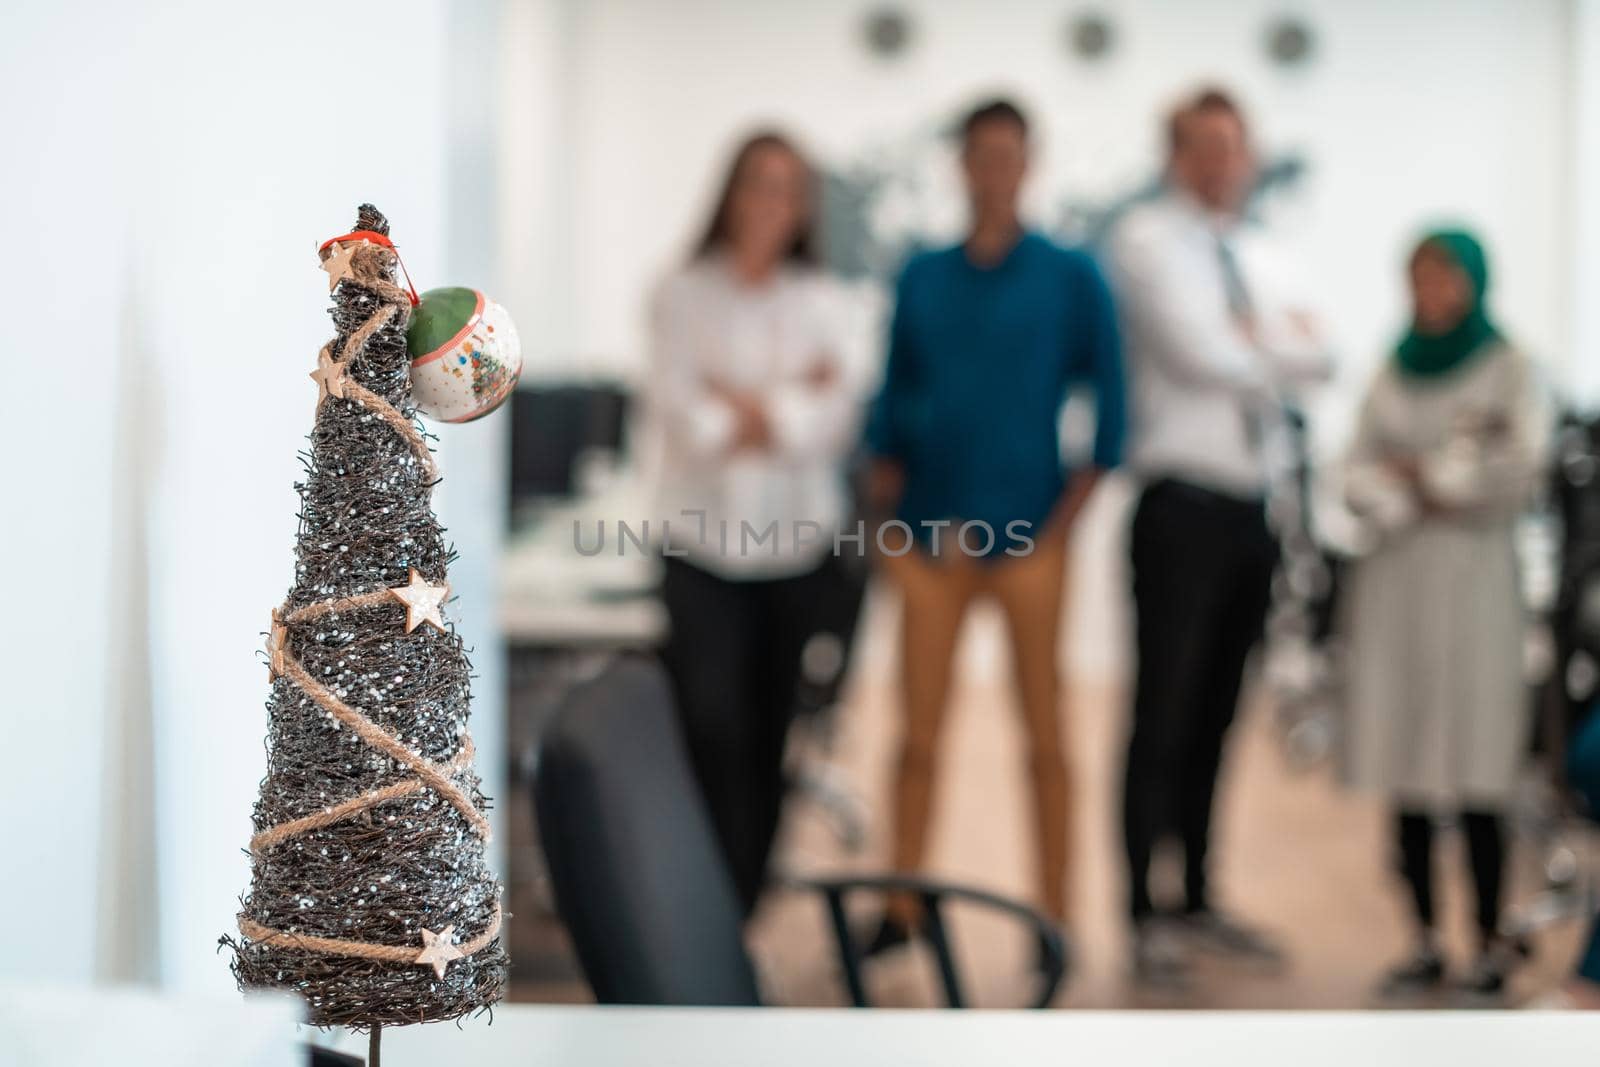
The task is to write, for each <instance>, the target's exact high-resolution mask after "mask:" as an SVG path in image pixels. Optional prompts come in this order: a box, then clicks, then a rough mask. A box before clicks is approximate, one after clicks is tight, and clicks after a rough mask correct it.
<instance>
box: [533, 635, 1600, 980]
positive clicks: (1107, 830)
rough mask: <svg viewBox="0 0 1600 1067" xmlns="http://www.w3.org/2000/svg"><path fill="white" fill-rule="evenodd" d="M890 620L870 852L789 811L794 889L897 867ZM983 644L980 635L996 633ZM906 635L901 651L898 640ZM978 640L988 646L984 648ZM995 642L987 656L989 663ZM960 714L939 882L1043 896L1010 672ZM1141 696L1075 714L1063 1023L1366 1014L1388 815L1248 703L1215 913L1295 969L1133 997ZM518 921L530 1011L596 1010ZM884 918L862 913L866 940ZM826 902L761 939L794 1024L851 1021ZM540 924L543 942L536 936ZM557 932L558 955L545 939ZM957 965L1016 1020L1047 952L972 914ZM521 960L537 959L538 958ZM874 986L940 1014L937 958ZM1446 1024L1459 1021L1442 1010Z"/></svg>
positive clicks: (1566, 938) (872, 711) (1390, 893)
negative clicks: (1272, 938)
mask: <svg viewBox="0 0 1600 1067" xmlns="http://www.w3.org/2000/svg"><path fill="white" fill-rule="evenodd" d="M883 615H884V611H883V608H882V606H881V605H880V607H879V609H878V610H876V611H873V612H869V618H872V619H875V620H876V621H873V622H872V628H871V629H872V631H873V632H874V633H876V634H877V636H876V637H874V636H872V633H869V636H868V640H867V642H866V645H867V650H866V653H865V655H864V658H865V659H866V660H867V661H868V662H867V663H866V665H865V666H864V667H863V668H861V669H858V670H857V671H856V672H855V673H856V678H855V680H854V682H853V683H852V685H851V687H850V690H849V691H848V692H847V694H846V701H845V709H844V712H843V715H842V723H841V727H840V730H839V733H838V736H837V738H836V739H835V742H834V745H833V754H834V759H835V761H836V763H837V766H836V768H835V769H836V770H837V771H838V772H839V774H840V776H841V777H842V778H843V779H844V780H845V781H847V782H848V783H849V784H850V786H851V789H852V790H853V791H854V792H855V793H856V794H857V796H858V797H859V799H860V801H861V802H862V803H863V805H864V811H865V812H866V816H867V825H868V827H869V833H868V835H867V838H866V840H865V843H864V845H863V846H862V847H861V848H860V849H859V850H857V851H851V850H849V849H846V848H845V847H844V846H843V845H842V844H841V842H840V839H839V837H838V835H837V834H836V833H835V832H834V831H833V829H832V828H831V826H830V823H829V821H828V819H827V818H826V817H825V816H824V815H823V814H821V813H820V812H819V810H818V809H817V808H816V807H815V806H814V805H811V804H809V803H806V802H804V801H802V802H800V803H797V804H794V805H791V810H790V812H789V813H788V815H787V817H786V824H785V830H784V833H783V836H782V839H781V841H780V845H779V858H778V862H779V864H780V867H781V868H782V869H783V870H786V871H790V872H794V873H801V874H803V873H820V872H828V871H838V870H860V871H875V870H881V869H882V867H883V860H884V856H885V855H886V852H887V849H886V845H885V841H886V834H885V831H886V826H885V815H886V804H885V800H886V794H887V785H888V771H889V768H890V766H891V763H892V754H893V741H894V736H895V726H894V714H895V701H894V692H895V690H894V687H893V681H892V677H893V675H892V671H891V670H888V669H885V668H886V664H887V663H889V662H890V661H891V660H892V656H888V655H886V654H885V653H886V648H888V647H889V646H890V645H892V626H890V625H887V624H886V623H885V621H884V619H883ZM978 628H979V629H981V624H980V626H979V627H978ZM886 634H887V635H888V636H887V637H886V636H885V635H886ZM969 636H970V635H969ZM983 640H984V638H983V636H982V635H981V634H979V635H977V636H975V637H973V638H972V641H971V642H970V643H974V644H976V643H981V642H982V641H983ZM964 673H965V674H966V675H967V676H968V678H969V680H968V681H967V682H966V683H965V684H964V685H962V686H961V687H960V688H959V689H958V691H957V693H956V694H955V698H954V706H953V708H952V714H951V716H950V721H949V730H950V732H949V736H948V738H947V742H946V748H945V759H944V765H943V768H942V774H941V778H940V782H941V785H940V791H939V794H938V797H937V829H936V832H935V834H934V837H933V842H934V843H933V848H932V855H931V856H930V858H929V869H930V870H931V871H932V872H934V873H937V874H939V875H942V876H946V877H948V878H951V879H956V880H960V881H964V882H970V883H972V884H973V885H977V886H981V887H984V888H987V889H993V890H998V891H1001V892H1005V893H1011V894H1018V895H1022V896H1026V895H1027V894H1028V893H1029V892H1030V890H1031V878H1030V875H1029V863H1030V855H1029V833H1028V831H1029V823H1028V819H1027V812H1026V808H1025V807H1024V803H1025V794H1024V792H1023V788H1024V784H1025V781H1026V778H1025V775H1024V773H1023V768H1024V764H1023V754H1022V751H1021V747H1020V745H1021V737H1020V734H1019V731H1018V730H1017V728H1016V723H1015V718H1016V716H1015V713H1014V710H1013V706H1012V702H1011V694H1010V689H1009V684H1008V682H1007V680H1006V679H1005V678H1004V677H1003V673H1004V672H1002V671H997V670H969V671H966V672H964ZM1124 705H1125V695H1124V693H1123V692H1122V691H1121V685H1120V683H1118V682H1115V681H1113V682H1107V681H1103V680H1100V681H1095V680H1081V681H1080V682H1079V683H1078V684H1076V685H1074V686H1073V687H1072V691H1071V695H1070V700H1069V701H1068V706H1067V707H1065V708H1064V709H1063V715H1064V718H1065V721H1066V722H1067V723H1068V724H1069V736H1070V738H1071V745H1072V763H1073V765H1074V768H1075V771H1076V775H1077V783H1076V796H1077V808H1076V816H1075V817H1076V820H1077V836H1078V841H1079V842H1080V852H1079V857H1078V860H1079V867H1078V872H1077V877H1076V879H1075V885H1076V893H1077V897H1078V906H1077V909H1076V910H1077V914H1076V915H1075V917H1074V923H1073V930H1072V937H1073V940H1074V942H1075V946H1076V955H1077V966H1076V969H1075V972H1074V974H1073V977H1072V980H1071V983H1070V985H1069V986H1068V987H1066V988H1065V989H1064V991H1063V992H1062V994H1061V996H1060V997H1059V1001H1058V1003H1059V1004H1060V1005H1061V1006H1063V1007H1074V1008H1117V1007H1161V1008H1175V1007H1176V1008H1186V1007H1192V1008H1361V1007H1370V1006H1374V1005H1373V1000H1372V998H1371V997H1370V995H1369V993H1370V990H1371V988H1372V984H1373V982H1374V980H1375V978H1376V977H1377V976H1378V975H1379V973H1380V972H1381V970H1382V969H1383V968H1384V967H1385V966H1386V965H1388V964H1390V963H1392V962H1393V961H1394V960H1395V959H1396V958H1397V957H1398V956H1399V955H1400V954H1401V953H1402V952H1403V951H1404V950H1405V949H1406V947H1407V938H1406V926H1405V922H1404V919H1405V912H1404V910H1403V907H1402V898H1401V896H1400V891H1399V886H1398V884H1397V879H1396V878H1395V876H1394V875H1393V874H1392V873H1391V857H1392V847H1391V844H1390V836H1389V835H1390V831H1389V826H1388V821H1387V818H1386V813H1385V812H1384V811H1383V810H1382V809H1381V808H1380V807H1379V806H1378V805H1377V804H1375V803H1374V802H1373V801H1371V800H1369V799H1365V798H1360V797H1353V796H1351V795H1349V794H1347V793H1345V792H1343V791H1341V790H1339V789H1337V788H1336V787H1335V786H1334V785H1333V784H1332V781H1331V776H1330V775H1329V773H1328V772H1327V771H1326V769H1324V770H1321V771H1310V772H1299V771H1292V770H1291V769H1290V768H1289V766H1288V763H1287V761H1286V760H1285V759H1284V757H1283V755H1282V752H1281V750H1280V746H1279V742H1278V739H1277V737H1276V735H1275V733H1274V730H1273V728H1272V726H1271V723H1270V717H1269V716H1268V715H1267V714H1265V709H1264V708H1263V707H1262V706H1261V702H1260V701H1259V700H1250V701H1247V706H1246V709H1245V712H1244V714H1243V716H1242V717H1241V721H1240V722H1239V723H1238V724H1237V726H1236V727H1235V730H1234V735H1233V743H1232V747H1231V749H1230V752H1229V755H1228V757H1227V762H1226V765H1225V768H1224V772H1223V773H1224V785H1223V789H1222V792H1221V795H1220V799H1219V805H1220V809H1219V813H1218V823H1217V828H1216V832H1215V834H1214V855H1215V859H1216V862H1215V864H1214V884H1215V888H1216V899H1217V901H1218V902H1219V903H1220V904H1221V905H1222V906H1224V907H1225V908H1227V909H1228V910H1230V911H1233V912H1236V913H1237V914H1239V915H1241V916H1245V917H1248V918H1249V919H1250V920H1251V921H1253V922H1258V923H1260V924H1261V925H1263V926H1264V927H1266V928H1268V929H1270V930H1271V931H1272V932H1273V933H1275V934H1277V935H1278V936H1279V937H1281V939H1282V940H1283V942H1284V943H1285V944H1286V946H1287V947H1288V949H1289V950H1290V952H1291V953H1292V961H1291V964H1290V966H1289V968H1288V969H1287V971H1286V972H1284V973H1282V974H1278V975H1262V974H1252V973H1250V972H1249V971H1248V970H1239V969H1228V968H1225V967H1222V966H1211V967H1207V968H1204V969H1202V970H1200V971H1199V972H1198V974H1197V980H1196V982H1195V983H1194V984H1193V986H1192V987H1191V989H1190V990H1189V991H1188V992H1186V993H1185V994H1183V995H1171V994H1168V995H1155V994H1151V993H1149V992H1147V991H1144V990H1141V989H1139V988H1136V987H1135V986H1134V985H1133V984H1132V983H1131V982H1130V981H1129V980H1128V977H1127V971H1128V967H1127V960H1126V952H1125V936H1126V930H1125V924H1124V922H1123V919H1122V915H1123V907H1122V902H1123V900H1124V896H1125V890H1124V879H1123V874H1122V860H1121V847H1120V839H1119V827H1118V807H1119V790H1120V781H1119V776H1120V772H1121V766H1122V742H1123V737H1124V729H1125V727H1124V721H1125V720H1124ZM1527 851H1528V850H1526V849H1524V850H1522V853H1521V854H1519V855H1517V856H1516V857H1515V860H1514V867H1515V871H1514V877H1513V892H1512V896H1513V899H1526V898H1527V896H1528V895H1529V894H1530V893H1531V892H1532V891H1534V890H1535V889H1537V888H1538V883H1539V873H1538V869H1537V863H1536V862H1535V859H1534V857H1532V856H1529V855H1527V854H1526V852H1527ZM1440 853H1441V854H1440V855H1439V856H1438V858H1437V859H1438V864H1439V867H1438V870H1439V878H1438V881H1439V883H1440V892H1441V894H1442V901H1441V907H1442V914H1443V917H1444V921H1445V923H1447V924H1448V927H1449V930H1450V932H1451V934H1452V936H1451V938H1450V940H1449V944H1450V945H1451V946H1452V947H1453V951H1454V957H1455V959H1457V960H1458V961H1461V962H1465V960H1466V952H1465V948H1466V945H1467V942H1468V939H1467V936H1466V930H1467V927H1468V919H1467V916H1468V914H1469V912H1468V908H1469V907H1470V903H1471V902H1470V898H1469V896H1468V892H1467V888H1466V886H1467V882H1466V879H1465V877H1464V875H1463V873H1462V872H1463V857H1462V856H1461V855H1460V853H1459V851H1458V843H1457V840H1456V836H1455V835H1454V834H1449V835H1445V836H1444V837H1443V838H1442V839H1441V845H1440ZM518 910H519V911H520V915H519V918H518V920H516V921H517V922H518V923H519V924H520V925H521V928H522V930H521V934H520V935H518V934H517V933H516V931H514V941H515V940H518V939H519V936H520V940H521V942H522V943H524V944H530V943H531V944H536V945H542V946H543V947H542V948H541V949H539V951H538V953H537V958H536V961H535V964H534V966H532V967H531V968H530V967H528V966H522V967H521V968H520V972H519V976H518V982H517V985H516V990H515V998H516V999H521V1000H545V1001H549V1000H559V1001H566V1000H581V999H585V997H586V993H585V991H584V988H583V986H582V984H581V981H579V980H578V979H577V978H576V977H575V971H574V970H573V969H572V967H571V965H570V961H567V960H563V958H562V957H563V952H564V949H563V948H562V947H561V945H560V940H559V935H558V934H556V933H555V932H554V931H555V928H554V923H553V920H551V919H549V918H548V917H545V918H543V919H541V918H538V917H536V916H534V915H530V911H532V910H534V909H531V908H529V907H528V906H527V905H526V904H525V905H523V906H522V907H521V908H520V909H518ZM872 910H873V908H872V907H870V906H868V907H865V908H864V909H863V914H862V916H861V919H862V921H863V925H866V924H867V921H868V920H869V919H870V914H868V913H870V912H871V911H872ZM824 923H825V918H824V915H823V912H822V906H821V904H820V902H819V901H817V900H815V899H812V898H810V897H808V896H803V895H797V894H793V893H787V892H775V893H774V894H772V895H771V896H770V897H769V898H768V900H767V901H766V903H765V904H764V906H763V908H762V910H761V912H760V913H759V914H758V916H757V918H756V921H755V923H754V928H753V931H752V940H753V945H754V951H755V954H756V956H757V959H758V965H759V968H760V971H761V975H762V980H763V985H764V987H765V990H766V993H767V996H768V999H769V1000H771V1001H774V1002H776V1003H781V1004H786V1005H828V1004H839V1003H843V996H844V993H843V990H842V988H841V984H840V981H839V976H838V974H837V971H836V968H835V967H834V965H833V963H832V961H831V959H830V947H829V946H830V944H831V942H830V939H829V936H828V934H827V930H826V927H825V925H824ZM530 924H531V926H532V927H533V928H534V929H530ZM540 924H543V926H544V929H543V936H533V935H534V934H537V933H538V932H539V931H538V929H537V927H539V925H540ZM954 924H955V929H956V935H955V936H956V939H957V950H958V953H959V955H960V956H961V957H962V962H963V965H964V967H965V968H966V970H967V971H968V973H969V974H970V975H972V976H973V978H974V981H973V982H972V983H971V984H972V987H973V992H972V995H973V996H974V997H975V999H977V1000H978V1002H979V1004H980V1006H986V1007H1010V1006H1017V1005H1019V1004H1021V1003H1022V1002H1023V1001H1024V1000H1025V999H1026V995H1027V978H1026V976H1025V963H1026V962H1027V961H1028V960H1029V959H1030V958H1031V950H1030V949H1029V947H1028V946H1027V945H1026V944H1025V943H1024V941H1023V938H1022V937H1021V935H1020V934H1018V933H1015V932H1013V931H1012V930H1011V929H1010V928H1008V927H1007V926H1006V924H1005V923H1003V922H997V921H994V920H990V919H986V918H984V917H981V916H976V915H971V914H957V915H956V916H955V918H954ZM1579 934H1580V928H1579V924H1577V923H1567V924H1564V925H1561V926H1558V927H1553V928H1551V930H1550V931H1549V932H1548V933H1545V934H1542V935H1541V936H1540V939H1539V945H1538V949H1539V952H1538V955H1537V957H1536V959H1535V961H1534V963H1533V964H1532V965H1530V966H1529V967H1527V968H1526V969H1524V970H1523V971H1522V972H1521V973H1520V974H1519V976H1518V978H1517V981H1516V984H1515V988H1514V991H1513V997H1512V998H1511V999H1512V1002H1513V1003H1515V1002H1520V1001H1524V1000H1526V999H1527V998H1528V997H1530V996H1533V995H1536V994H1537V993H1539V992H1541V991H1542V990H1544V989H1548V988H1550V987H1552V986H1554V985H1555V984H1557V983H1559V981H1560V980H1561V979H1562V977H1563V976H1564V975H1565V973H1566V971H1567V970H1568V968H1569V967H1570V964H1571V960H1572V958H1573V955H1574V952H1575V950H1576V944H1577V940H1578V937H1579ZM522 958H526V956H525V955H524V956H523V957H522ZM871 967H872V969H871V970H870V971H869V974H868V982H869V986H870V987H871V989H872V991H873V995H874V998H875V1000H876V1001H877V1002H878V1003H880V1004H884V1005H905V1006H912V1005H933V1004H937V1003H939V1001H938V996H937V987H936V985H935V983H934V980H933V979H934V970H933V963H932V960H931V957H930V956H929V955H927V954H926V951H925V950H924V949H920V948H916V949H912V950H911V951H909V952H901V953H898V954H897V956H891V957H889V958H886V959H884V960H882V961H880V962H876V963H874V964H872V965H871ZM1439 1006H1444V1004H1442V1003H1441V1004H1440V1005H1439Z"/></svg>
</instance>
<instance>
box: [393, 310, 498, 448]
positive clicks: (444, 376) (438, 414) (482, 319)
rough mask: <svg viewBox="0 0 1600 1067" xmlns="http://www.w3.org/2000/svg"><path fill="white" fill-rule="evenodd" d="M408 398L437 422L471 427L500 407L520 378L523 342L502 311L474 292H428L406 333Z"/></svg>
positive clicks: (413, 313) (412, 314) (413, 312)
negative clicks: (410, 395)
mask: <svg viewBox="0 0 1600 1067" xmlns="http://www.w3.org/2000/svg"><path fill="white" fill-rule="evenodd" d="M406 345H407V347H408V348H409V350H410V352H411V392H412V396H413V398H414V399H415V400H416V402H417V409H418V410H419V411H421V412H422V413H423V414H424V415H426V416H427V417H428V418H430V419H433V420H434V421H436V422H471V421H472V420H473V419H480V418H482V417H483V416H485V415H487V414H489V412H491V411H493V410H494V409H495V408H497V407H499V406H500V405H501V404H502V403H503V402H504V401H505V399H506V397H508V396H510V395H511V390H512V389H513V388H514V387H515V386H516V384H517V379H518V378H519V377H520V376H521V375H522V342H521V341H520V340H518V338H517V327H516V324H514V323H513V322H512V321H511V316H510V314H509V313H507V311H506V309H505V308H503V307H501V306H500V305H499V304H497V303H495V302H494V301H493V300H490V299H489V298H488V297H486V296H484V295H483V294H482V293H481V292H479V291H478V290H476V289H463V288H459V287H453V288H447V289H429V290H428V291H427V292H425V293H423V294H422V302H421V303H420V304H418V305H417V306H416V307H415V308H412V309H411V322H410V324H409V325H408V326H407V328H406Z"/></svg>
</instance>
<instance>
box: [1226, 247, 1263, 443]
mask: <svg viewBox="0 0 1600 1067" xmlns="http://www.w3.org/2000/svg"><path fill="white" fill-rule="evenodd" d="M1217 266H1218V267H1219V268H1220V269H1221V271H1222V290H1223V292H1224V293H1225V294H1226V296H1227V300H1228V311H1229V312H1230V313H1231V314H1232V315H1233V317H1234V319H1235V320H1238V321H1248V320H1249V319H1250V318H1251V317H1252V316H1253V314H1254V306H1253V305H1252V304H1251V302H1250V289H1249V287H1248V286H1246V285H1245V282H1244V273H1243V272H1242V271H1241V270H1240V269H1239V260H1238V257H1236V256H1235V255H1234V254H1233V246H1232V245H1231V244H1229V243H1228V239H1227V238H1226V237H1224V236H1222V235H1221V234H1218V235H1217ZM1239 405H1240V406H1239V417H1240V419H1241V420H1242V421H1243V422H1244V439H1245V443H1246V444H1247V445H1249V447H1250V451H1251V452H1252V453H1256V454H1259V453H1260V451H1261V440H1262V437H1263V435H1264V428H1263V426H1262V417H1261V412H1260V411H1258V410H1257V409H1256V408H1255V406H1254V405H1253V404H1251V402H1250V401H1249V400H1247V399H1243V398H1241V399H1240V401H1239Z"/></svg>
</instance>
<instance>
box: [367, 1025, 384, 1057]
mask: <svg viewBox="0 0 1600 1067" xmlns="http://www.w3.org/2000/svg"><path fill="white" fill-rule="evenodd" d="M382 1039H383V1024H382V1023H373V1024H372V1029H371V1030H370V1031H368V1033H367V1067H378V1042H379V1041H381V1040H382Z"/></svg>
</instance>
